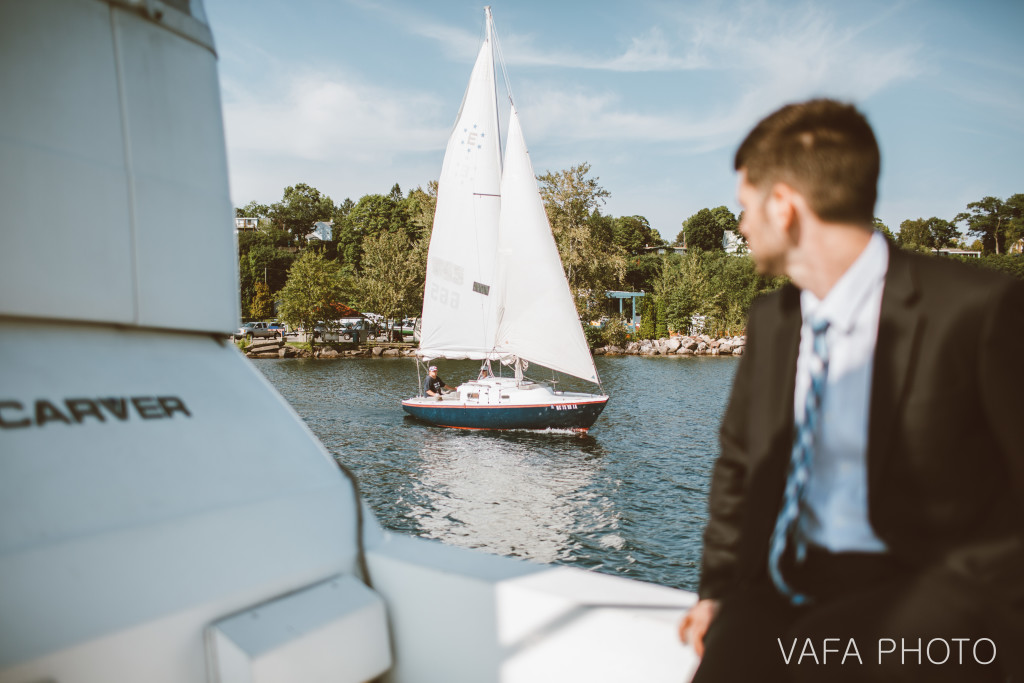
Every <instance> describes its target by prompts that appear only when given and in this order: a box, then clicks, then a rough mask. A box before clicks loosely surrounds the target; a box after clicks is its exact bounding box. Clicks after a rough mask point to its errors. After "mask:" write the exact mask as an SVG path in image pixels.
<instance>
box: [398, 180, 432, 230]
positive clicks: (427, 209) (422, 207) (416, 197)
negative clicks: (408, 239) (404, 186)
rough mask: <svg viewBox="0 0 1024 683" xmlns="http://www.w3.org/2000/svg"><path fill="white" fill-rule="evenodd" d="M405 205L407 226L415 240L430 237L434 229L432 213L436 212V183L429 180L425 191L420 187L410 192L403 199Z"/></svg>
mask: <svg viewBox="0 0 1024 683" xmlns="http://www.w3.org/2000/svg"><path fill="white" fill-rule="evenodd" d="M405 205H406V215H408V217H409V226H410V227H411V228H412V231H413V232H414V233H415V234H416V236H417V239H422V238H424V237H430V233H431V231H432V230H433V229H434V212H436V211H437V181H436V180H431V181H430V182H429V183H427V189H426V190H424V189H423V188H422V187H417V188H416V189H415V190H410V191H409V196H407V197H406V198H405Z"/></svg>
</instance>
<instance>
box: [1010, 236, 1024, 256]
mask: <svg viewBox="0 0 1024 683" xmlns="http://www.w3.org/2000/svg"><path fill="white" fill-rule="evenodd" d="M1006 253H1007V254H1024V237H1022V238H1021V239H1019V240H1017V241H1016V242H1014V243H1013V244H1011V245H1010V248H1009V249H1007V250H1006Z"/></svg>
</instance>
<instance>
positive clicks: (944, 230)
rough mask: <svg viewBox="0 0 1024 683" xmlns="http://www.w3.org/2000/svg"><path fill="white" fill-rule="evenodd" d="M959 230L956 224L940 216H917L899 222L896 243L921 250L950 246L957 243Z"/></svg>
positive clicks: (906, 247)
mask: <svg viewBox="0 0 1024 683" xmlns="http://www.w3.org/2000/svg"><path fill="white" fill-rule="evenodd" d="M959 237H960V232H959V231H958V230H957V229H956V226H955V225H953V224H952V223H950V222H949V221H947V220H943V219H942V218H936V217H935V216H932V217H931V218H917V219H915V220H905V221H903V222H902V223H900V233H899V235H897V237H896V243H897V244H899V245H900V246H901V247H903V248H905V249H908V248H911V249H912V248H916V249H919V250H922V251H931V250H932V249H941V248H943V247H952V246H955V245H956V244H957V241H958V239H959Z"/></svg>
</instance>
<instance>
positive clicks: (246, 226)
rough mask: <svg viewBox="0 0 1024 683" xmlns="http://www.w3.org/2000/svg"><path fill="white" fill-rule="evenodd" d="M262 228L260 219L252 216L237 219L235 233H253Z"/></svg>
mask: <svg viewBox="0 0 1024 683" xmlns="http://www.w3.org/2000/svg"><path fill="white" fill-rule="evenodd" d="M259 227H260V219H259V218H253V217H251V216H242V217H237V216H236V217H235V232H253V231H256V230H258V229H259Z"/></svg>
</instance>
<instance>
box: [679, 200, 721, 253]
mask: <svg viewBox="0 0 1024 683" xmlns="http://www.w3.org/2000/svg"><path fill="white" fill-rule="evenodd" d="M720 208H725V207H720ZM726 211H728V209H726ZM723 235H724V228H723V227H722V221H720V220H719V219H718V218H716V216H715V214H714V213H712V211H711V209H701V210H700V211H698V212H697V213H695V214H693V215H692V216H690V217H689V218H687V219H686V220H685V221H683V229H682V230H681V231H680V233H679V234H678V235H677V236H676V242H677V243H683V244H685V245H686V248H687V249H700V250H701V251H721V250H722V237H723Z"/></svg>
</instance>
